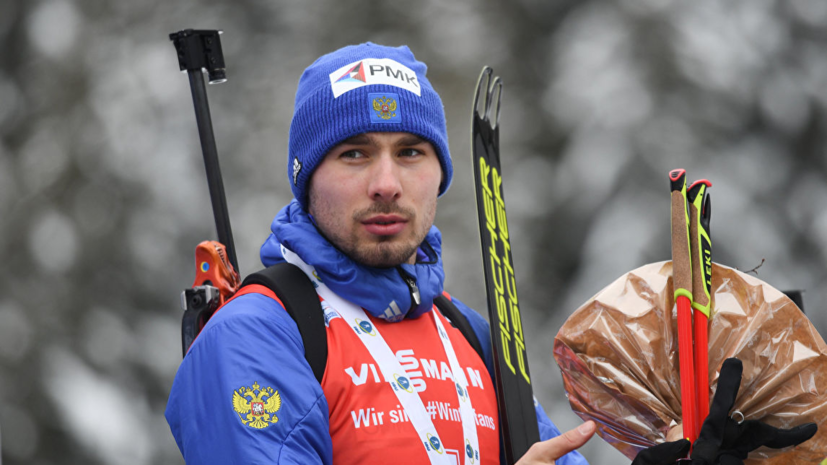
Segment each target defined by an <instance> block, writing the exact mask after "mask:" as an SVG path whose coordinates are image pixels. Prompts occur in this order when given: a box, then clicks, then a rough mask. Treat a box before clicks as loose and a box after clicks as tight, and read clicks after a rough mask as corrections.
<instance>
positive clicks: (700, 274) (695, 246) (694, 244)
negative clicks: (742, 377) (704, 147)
mask: <svg viewBox="0 0 827 465" xmlns="http://www.w3.org/2000/svg"><path fill="white" fill-rule="evenodd" d="M710 187H712V183H711V182H709V181H707V180H706V179H702V180H700V181H695V182H694V183H693V184H692V185H691V186H690V187H689V190H688V191H687V192H686V197H687V201H688V202H689V240H690V246H689V247H690V251H691V254H692V308H693V309H694V310H695V312H694V316H695V388H696V394H697V396H698V422H697V424H696V427H697V431H696V433H695V434H696V436H697V435H698V434H699V433H700V428H701V425H702V424H703V422H704V420H705V419H706V416H707V415H709V338H708V330H709V329H708V328H709V311H710V308H711V304H712V300H711V298H710V288H711V287H712V240H711V239H710V235H709V219H710V216H711V213H712V212H711V208H712V207H711V203H710V202H711V201H710V199H709V194H708V193H707V192H706V190H707V189H708V188H710Z"/></svg>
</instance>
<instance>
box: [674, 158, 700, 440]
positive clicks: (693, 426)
mask: <svg viewBox="0 0 827 465" xmlns="http://www.w3.org/2000/svg"><path fill="white" fill-rule="evenodd" d="M669 180H670V181H671V197H672V215H671V216H672V282H673V285H674V288H675V302H676V303H677V306H678V358H679V362H680V371H681V410H682V411H681V416H682V418H683V436H684V437H685V438H686V439H689V442H692V443H694V442H695V439H697V435H696V431H698V428H697V418H698V416H697V410H696V409H697V405H696V399H697V395H696V393H695V376H694V375H695V369H694V363H693V360H692V359H693V350H692V302H691V301H692V290H691V289H692V263H691V261H690V258H689V257H690V255H689V254H690V249H689V212H688V210H687V204H686V171H685V170H682V169H676V170H672V171H670V172H669Z"/></svg>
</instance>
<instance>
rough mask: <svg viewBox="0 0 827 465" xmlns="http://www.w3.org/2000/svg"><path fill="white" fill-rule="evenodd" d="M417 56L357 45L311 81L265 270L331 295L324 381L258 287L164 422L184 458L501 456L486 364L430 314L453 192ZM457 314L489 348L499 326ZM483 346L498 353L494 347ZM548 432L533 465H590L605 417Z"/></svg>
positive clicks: (197, 351)
mask: <svg viewBox="0 0 827 465" xmlns="http://www.w3.org/2000/svg"><path fill="white" fill-rule="evenodd" d="M425 72H426V66H425V65H424V64H423V63H421V62H418V61H416V60H415V58H414V56H413V54H412V53H411V52H410V50H408V48H407V47H399V48H389V47H383V46H378V45H375V44H370V43H368V44H362V45H358V46H350V47H345V48H343V49H341V50H338V51H336V52H333V53H331V54H328V55H325V56H323V57H321V58H319V59H318V60H317V61H316V62H315V63H313V64H312V65H311V66H310V67H309V68H307V70H305V72H304V74H303V75H302V77H301V79H300V81H299V87H298V91H297V93H296V103H295V113H294V116H293V121H292V124H291V128H290V142H289V155H288V177H289V180H290V183H291V187H292V189H293V194H294V195H295V200H294V201H293V202H291V203H290V204H289V205H287V206H286V207H285V208H284V209H282V210H281V211H280V212H279V213H278V215H277V216H276V218H275V220H274V221H273V223H272V225H271V231H272V234H271V235H270V237H269V238H268V239H267V241H266V242H265V243H264V245H263V246H262V249H261V258H262V262H263V263H264V265H266V266H269V265H273V264H275V263H278V262H282V261H288V262H290V263H293V264H295V265H297V266H299V267H300V268H302V270H304V271H305V272H306V274H307V275H308V278H309V279H310V280H311V281H312V282H313V284H314V286H315V287H316V289H317V292H318V294H319V296H320V299H321V300H322V307H323V309H324V312H325V324H326V335H327V342H328V359H327V366H326V368H325V374H324V378H323V379H322V382H321V385H320V384H319V382H317V381H316V379H315V377H314V374H313V372H312V371H311V368H310V366H309V365H308V363H307V362H306V360H305V358H304V347H303V341H302V338H301V336H300V334H299V332H298V329H297V326H296V323H295V322H294V321H293V320H292V319H291V317H290V316H289V315H288V314H287V312H285V311H284V309H283V307H282V305H281V303H280V301H279V300H278V298H277V296H275V294H273V293H272V292H270V291H269V290H267V289H266V288H263V287H261V286H247V287H245V288H244V290H242V291H241V292H239V293H238V294H237V295H236V296H235V297H234V298H233V299H232V300H231V301H229V302H228V303H227V304H226V305H225V306H224V307H223V308H221V309H220V310H219V311H218V312H217V313H216V314H215V315H214V316H213V318H212V319H211V320H210V322H209V323H208V324H207V325H206V327H205V328H204V330H203V331H202V332H201V334H200V335H199V337H198V338H197V339H196V341H195V342H194V343H193V345H192V347H191V348H190V350H189V352H188V353H187V355H186V357H185V358H184V361H183V362H182V364H181V367H180V368H179V370H178V374H177V375H176V379H175V383H174V385H173V388H172V392H171V394H170V398H169V403H168V405H167V411H166V417H167V420H168V422H169V424H170V428H171V430H172V433H173V435H174V436H175V439H176V441H177V443H178V446H179V448H180V449H181V452H182V454H183V455H184V458H185V459H186V461H187V463H190V464H202V463H222V464H223V463H240V464H241V463H243V464H247V463H261V464H265V463H266V464H276V463H279V464H292V463H300V464H311V463H324V464H331V463H336V464H345V463H398V464H403V463H463V464H467V463H474V464H476V463H482V464H494V463H499V459H500V449H499V446H500V444H499V427H500V426H499V424H498V415H497V405H496V394H495V392H494V385H493V382H492V379H491V376H490V374H491V373H492V363H493V362H492V355H491V351H490V348H486V349H485V350H484V355H485V356H484V358H485V360H481V359H480V357H479V355H477V353H476V352H475V351H474V350H473V349H472V348H471V345H470V344H469V343H468V341H467V340H466V339H465V337H464V336H463V335H462V333H460V332H459V331H458V330H457V329H456V328H454V327H453V326H452V325H451V323H450V322H449V321H448V320H447V319H446V318H445V317H444V316H442V315H441V314H440V312H439V311H438V310H435V309H434V306H433V301H434V298H436V297H437V296H439V295H440V294H442V293H443V279H444V271H443V267H442V258H441V247H442V243H441V236H440V233H439V231H438V230H437V228H436V227H435V226H433V220H434V215H435V212H436V206H437V197H438V196H440V195H442V194H444V193H445V191H446V190H447V189H448V186H449V185H450V183H451V177H452V174H453V168H452V164H451V157H450V153H449V150H448V141H447V132H446V127H445V116H444V112H443V107H442V102H441V100H440V98H439V96H438V95H437V93H436V92H435V91H434V90H433V88H432V87H431V84H430V83H429V82H428V80H427V78H426V77H425ZM453 303H454V304H455V305H456V306H457V307H458V309H459V310H460V312H462V314H463V315H465V317H466V318H467V319H468V320H469V323H470V324H471V326H472V327H473V329H474V332H475V334H476V335H477V337H478V339H479V340H480V341H484V342H487V341H488V340H489V336H488V326H487V323H486V322H485V320H483V319H482V317H480V316H479V315H478V314H477V313H476V312H474V311H473V310H471V309H469V308H468V307H466V306H465V305H464V304H462V302H460V301H459V300H457V299H453ZM483 346H486V347H487V344H483ZM537 419H538V424H539V427H540V434H541V437H542V438H543V439H544V440H545V441H544V442H540V443H537V444H535V445H534V446H533V447H532V448H531V449H530V450H529V452H528V453H527V454H526V455H525V456H524V457H523V458H522V459H521V462H520V463H523V464H529V463H555V461H556V463H558V464H561V465H575V464H585V463H586V461H585V460H584V459H583V457H582V456H581V455H580V454H578V453H577V452H573V450H574V449H576V448H578V447H580V446H581V445H583V444H584V443H585V442H586V441H587V440H588V439H589V438H590V437H591V436H592V435H593V434H594V431H595V425H594V423H593V422H587V423H585V424H583V425H581V426H580V427H579V428H578V429H576V430H572V431H569V432H567V433H566V434H565V435H560V433H559V431H558V430H557V428H556V427H555V426H554V425H553V424H552V422H551V421H550V420H549V419H548V417H547V416H546V415H545V413H544V412H543V410H542V408H541V407H539V406H537Z"/></svg>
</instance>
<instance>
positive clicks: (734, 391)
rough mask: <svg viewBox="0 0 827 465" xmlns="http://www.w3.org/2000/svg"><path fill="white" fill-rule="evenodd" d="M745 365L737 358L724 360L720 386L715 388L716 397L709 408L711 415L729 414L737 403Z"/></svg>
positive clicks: (719, 378)
mask: <svg viewBox="0 0 827 465" xmlns="http://www.w3.org/2000/svg"><path fill="white" fill-rule="evenodd" d="M743 371H744V365H743V364H742V363H741V361H740V360H738V359H737V358H728V359H726V360H724V364H723V365H722V366H721V374H720V376H718V388H717V389H716V390H715V397H714V398H713V399H712V406H711V407H710V408H709V415H710V416H712V415H713V414H717V416H719V417H721V418H726V417H728V416H729V411H730V410H732V406H733V405H735V398H736V397H737V396H738V388H739V387H740V386H741V374H742V373H743Z"/></svg>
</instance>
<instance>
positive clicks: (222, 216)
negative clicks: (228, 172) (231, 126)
mask: <svg viewBox="0 0 827 465" xmlns="http://www.w3.org/2000/svg"><path fill="white" fill-rule="evenodd" d="M219 34H221V31H216V30H193V29H185V30H183V31H179V32H174V33H172V34H170V35H169V38H170V40H172V42H173V44H174V45H175V50H176V51H177V52H178V66H179V67H180V68H181V71H186V72H187V74H188V75H189V79H190V89H191V90H192V103H193V105H194V106H195V120H196V123H197V124H198V136H199V137H200V139H201V152H202V153H203V154H204V167H205V168H206V170H207V184H208V186H209V189H210V200H211V201H212V209H213V215H214V216H215V229H216V231H217V232H218V241H219V242H221V243H222V244H224V246H225V247H226V248H227V256H228V257H229V259H230V263H231V264H232V265H233V267H234V268H235V270H236V272H238V271H239V269H238V259H237V258H236V254H235V245H234V244H233V231H232V228H231V226H230V214H229V213H228V211H227V198H226V196H225V195H224V183H223V181H222V180H221V167H220V166H219V164H218V150H217V149H216V146H215V135H214V134H213V129H212V119H211V118H210V105H209V102H208V101H207V89H206V87H205V86H204V76H203V71H202V70H206V71H207V75H208V76H209V79H210V84H220V83H222V82H226V81H227V76H226V74H225V71H224V54H223V52H222V51H221V40H220V38H219Z"/></svg>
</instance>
